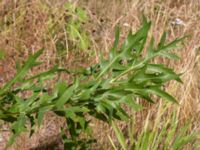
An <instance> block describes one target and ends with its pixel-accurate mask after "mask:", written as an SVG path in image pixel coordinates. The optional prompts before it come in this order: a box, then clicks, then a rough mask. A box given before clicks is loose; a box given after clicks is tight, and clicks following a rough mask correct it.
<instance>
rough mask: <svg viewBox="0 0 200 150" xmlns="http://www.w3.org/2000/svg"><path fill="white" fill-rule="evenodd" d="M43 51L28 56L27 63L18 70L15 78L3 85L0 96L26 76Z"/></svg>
mask: <svg viewBox="0 0 200 150" xmlns="http://www.w3.org/2000/svg"><path fill="white" fill-rule="evenodd" d="M43 51H44V50H43V49H41V50H39V51H37V52H36V53H35V54H34V55H31V56H29V58H28V60H27V62H26V63H25V65H24V66H23V67H22V69H21V70H20V72H18V73H17V74H16V75H15V77H14V78H13V79H12V80H10V81H9V82H7V83H6V84H5V86H4V87H3V88H2V89H1V90H0V95H1V94H3V93H4V92H5V91H7V90H8V89H9V88H10V87H11V86H12V85H13V84H15V83H16V82H17V81H18V80H20V79H22V78H23V77H24V76H25V75H26V74H27V72H28V71H29V69H30V68H31V67H33V66H35V61H36V59H37V58H38V57H39V56H40V55H41V54H42V52H43Z"/></svg>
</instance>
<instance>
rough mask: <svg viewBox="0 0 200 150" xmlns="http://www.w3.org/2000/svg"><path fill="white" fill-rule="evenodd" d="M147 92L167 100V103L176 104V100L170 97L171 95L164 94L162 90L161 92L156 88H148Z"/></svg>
mask: <svg viewBox="0 0 200 150" xmlns="http://www.w3.org/2000/svg"><path fill="white" fill-rule="evenodd" d="M147 91H148V92H149V93H152V94H156V95H158V96H159V97H161V98H163V99H165V100H168V101H171V102H174V103H177V104H178V102H177V101H176V99H175V98H174V97H172V96H171V95H169V94H168V93H166V92H164V91H163V90H161V89H159V88H157V87H148V89H147Z"/></svg>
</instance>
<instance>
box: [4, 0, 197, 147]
mask: <svg viewBox="0 0 200 150" xmlns="http://www.w3.org/2000/svg"><path fill="white" fill-rule="evenodd" d="M64 1H65V0H62V1H61V0H18V1H12V0H1V1H0V39H1V40H0V49H1V50H3V51H4V52H5V59H4V60H1V61H0V83H1V85H3V83H5V82H6V81H8V80H9V79H10V78H11V77H12V76H14V74H15V69H14V68H15V61H16V60H22V61H23V60H24V59H25V58H27V56H28V55H29V54H31V53H33V52H35V51H37V50H38V49H39V48H41V47H44V48H45V55H44V56H43V58H42V59H45V60H46V64H45V66H43V68H40V69H41V70H44V69H46V68H49V67H51V66H52V64H54V63H56V62H58V61H59V60H57V55H56V49H55V43H56V41H57V40H58V39H59V38H60V37H63V36H64V37H65V30H64V29H63V30H62V28H61V30H60V32H59V34H58V35H56V36H54V37H52V36H50V35H49V33H48V19H49V16H51V15H52V14H53V15H54V17H55V20H56V19H57V20H58V22H59V23H60V24H61V26H62V21H63V20H62V19H61V20H59V19H60V14H62V9H61V8H62V6H63V3H64ZM73 2H74V3H76V4H77V5H80V6H82V7H83V8H85V10H86V11H87V13H88V15H89V18H90V19H89V20H88V21H87V22H86V23H85V24H84V28H85V29H86V30H87V32H88V33H89V34H90V36H91V40H92V44H91V45H92V46H91V47H89V48H88V49H87V50H86V52H85V51H83V50H79V49H69V51H68V53H67V55H65V56H64V58H62V63H61V64H62V65H64V66H65V67H67V68H72V67H75V66H87V65H88V64H90V63H91V62H95V61H97V59H96V54H97V53H98V52H99V51H103V52H105V54H106V53H107V52H108V51H109V48H110V46H111V44H112V42H113V40H114V27H115V26H116V25H117V24H119V25H120V27H121V29H122V32H123V34H122V35H121V38H122V39H123V38H124V37H125V35H126V33H127V31H129V30H130V29H132V30H133V31H135V30H136V29H137V28H138V27H139V26H140V17H141V12H144V14H145V15H146V16H147V17H148V18H149V19H150V20H151V21H152V23H153V25H152V29H151V34H153V35H155V37H156V38H157V39H159V38H160V36H161V34H162V32H163V31H164V30H165V31H167V33H168V34H167V35H168V37H167V39H169V40H170V39H174V38H176V37H181V36H183V35H190V37H189V38H188V39H187V40H186V41H185V45H184V47H182V48H181V50H180V51H178V53H179V56H181V58H182V59H181V60H180V61H169V60H168V59H160V60H155V61H156V62H164V63H165V64H167V65H168V66H170V67H172V68H175V70H176V71H177V72H180V73H183V75H182V80H183V82H184V83H183V84H178V83H173V82H171V83H170V84H169V85H168V86H167V87H166V89H167V90H168V91H169V92H170V93H172V95H174V96H175V97H176V98H177V99H178V101H179V103H180V105H179V106H174V105H172V104H168V105H167V108H166V110H165V111H164V110H162V109H161V108H162V106H163V105H165V103H163V102H162V101H161V102H159V103H157V104H154V105H151V106H148V105H147V104H145V105H147V107H148V109H145V110H143V111H141V112H138V113H134V114H133V117H134V118H135V122H136V125H135V129H134V130H135V131H136V133H139V132H141V130H142V128H143V127H144V124H145V123H147V122H148V124H149V126H151V127H150V128H152V129H153V128H158V126H159V125H162V122H165V121H170V116H171V114H172V113H173V110H174V109H176V110H177V111H176V115H177V118H178V122H179V123H178V124H179V127H180V128H181V126H183V125H184V124H185V122H186V121H189V122H190V132H192V131H194V130H195V131H200V122H199V120H200V115H199V114H200V94H199V93H200V85H199V83H200V79H199V76H200V57H199V51H200V42H199V39H200V24H199V19H200V0H163V1H162V0H149V1H146V0H140V1H139V0H109V1H108V0H84V1H78V0H77V1H73ZM44 5H50V6H49V7H50V9H49V10H48V9H46V8H45V7H44ZM179 21H181V22H179ZM65 38H67V37H65ZM66 41H67V40H66ZM34 71H35V70H33V71H32V73H34ZM67 78H68V77H67ZM158 112H159V113H158ZM160 114H164V115H163V116H162V118H160V119H159V121H160V123H159V124H156V122H157V121H158V118H159V117H160ZM59 125H62V119H60V118H55V117H54V116H53V115H52V114H48V115H47V116H46V119H45V121H44V125H43V127H42V129H40V130H39V131H38V133H36V134H35V135H34V136H33V138H32V139H28V138H27V136H26V135H22V136H21V137H20V138H19V139H18V140H17V142H16V144H15V145H14V146H13V148H11V149H28V148H31V147H34V146H35V145H37V144H39V143H41V142H44V141H47V140H48V139H49V138H50V137H51V136H54V135H57V134H58V133H59V130H58V128H57V126H59ZM93 126H94V136H95V137H96V138H97V139H98V143H97V144H96V145H93V148H92V149H112V148H111V144H110V142H109V140H108V135H110V136H111V137H113V139H115V137H114V134H113V131H112V130H111V129H110V128H108V126H107V125H105V124H103V123H102V122H99V121H94V122H93ZM120 126H121V129H122V130H123V129H126V128H127V125H126V124H123V123H122V124H121V125H120ZM3 128H5V130H6V128H7V127H6V125H2V127H1V129H2V131H1V132H0V136H1V139H3V140H1V141H0V149H4V146H5V140H6V139H7V135H8V134H9V133H8V132H7V131H3ZM4 138H5V139H4ZM114 141H115V140H114ZM190 147H191V145H187V146H186V147H184V149H186V150H189V149H190Z"/></svg>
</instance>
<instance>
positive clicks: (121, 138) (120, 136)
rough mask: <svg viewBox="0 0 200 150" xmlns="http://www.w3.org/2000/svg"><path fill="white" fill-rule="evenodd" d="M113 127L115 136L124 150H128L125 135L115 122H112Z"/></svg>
mask: <svg viewBox="0 0 200 150" xmlns="http://www.w3.org/2000/svg"><path fill="white" fill-rule="evenodd" d="M111 125H112V128H113V129H114V131H115V134H116V136H117V139H118V141H119V143H120V145H121V147H122V149H123V150H127V148H126V140H125V137H124V135H123V133H122V132H121V131H120V129H119V128H118V126H117V125H116V124H115V122H114V121H112V122H111Z"/></svg>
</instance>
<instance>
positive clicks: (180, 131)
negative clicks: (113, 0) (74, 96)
mask: <svg viewBox="0 0 200 150" xmlns="http://www.w3.org/2000/svg"><path fill="white" fill-rule="evenodd" d="M168 108H169V105H166V104H165V103H161V104H160V107H159V110H158V113H157V114H155V115H156V119H155V122H154V123H153V124H154V126H153V127H151V126H152V125H151V123H152V120H151V119H150V117H149V115H148V116H147V118H146V120H145V125H144V126H143V127H142V131H141V132H140V133H139V134H138V135H137V136H136V133H135V132H134V129H135V125H136V124H135V122H134V118H131V119H130V122H129V124H128V128H127V132H128V136H125V135H124V134H123V133H122V131H121V130H120V129H119V128H118V126H117V125H116V123H114V122H113V123H112V127H113V129H114V132H115V134H116V136H117V139H118V141H119V144H120V147H122V149H124V150H126V149H131V150H157V149H163V150H168V149H173V150H181V149H183V147H184V146H187V144H191V145H192V149H194V150H196V149H198V145H197V144H198V142H199V138H198V135H199V133H198V132H197V131H195V130H193V131H190V129H189V128H190V122H185V123H184V125H183V126H181V127H180V125H178V123H179V119H178V117H177V114H178V113H177V110H178V107H175V109H174V110H173V112H172V114H170V115H169V116H167V117H166V116H165V115H166V114H165V112H166V111H167V109H168ZM150 122H151V123H150ZM110 142H111V144H112V145H113V148H114V149H117V148H116V147H117V146H116V144H114V142H113V140H112V139H111V138H110Z"/></svg>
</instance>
